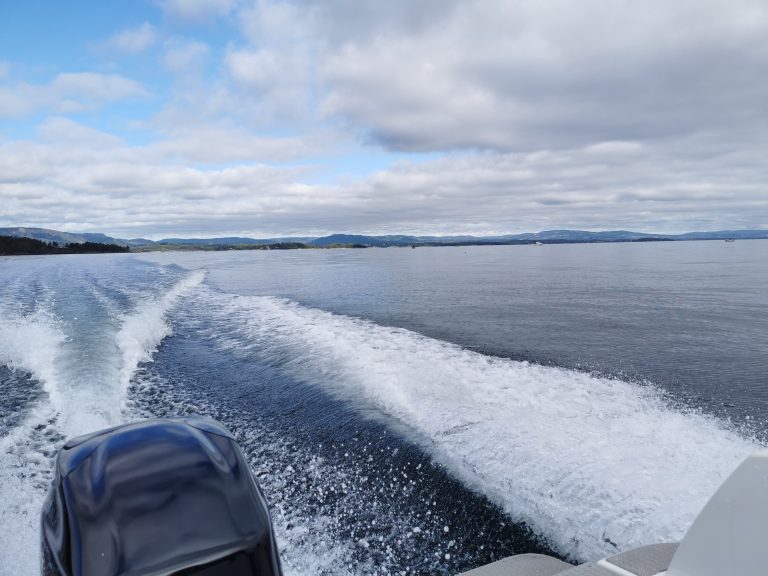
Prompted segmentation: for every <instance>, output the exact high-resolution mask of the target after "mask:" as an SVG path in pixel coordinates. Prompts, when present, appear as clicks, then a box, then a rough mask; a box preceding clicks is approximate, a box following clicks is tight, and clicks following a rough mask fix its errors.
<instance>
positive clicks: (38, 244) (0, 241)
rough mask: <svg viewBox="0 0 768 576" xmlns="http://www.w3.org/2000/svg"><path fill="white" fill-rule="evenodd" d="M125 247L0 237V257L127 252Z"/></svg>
mask: <svg viewBox="0 0 768 576" xmlns="http://www.w3.org/2000/svg"><path fill="white" fill-rule="evenodd" d="M129 251H130V250H129V248H128V247H127V246H120V245H119V244H100V243H98V242H81V243H75V242H72V243H68V244H59V243H58V242H43V241H42V240H35V239H34V238H23V237H18V236H0V256H15V255H35V254H101V253H110V252H129Z"/></svg>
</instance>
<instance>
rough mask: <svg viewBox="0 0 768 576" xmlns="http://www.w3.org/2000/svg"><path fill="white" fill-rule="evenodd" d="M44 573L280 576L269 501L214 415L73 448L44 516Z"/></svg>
mask: <svg viewBox="0 0 768 576" xmlns="http://www.w3.org/2000/svg"><path fill="white" fill-rule="evenodd" d="M41 521H42V532H41V546H42V550H41V552H42V573H43V575H45V576H48V575H56V576H118V575H121V576H122V575H125V576H128V575H130V576H149V575H152V576H159V575H171V574H178V575H190V576H191V575H193V574H194V575H199V576H209V575H211V576H213V575H218V574H227V575H230V576H246V575H248V576H250V575H259V576H281V569H280V562H279V558H278V553H277V547H276V544H275V538H274V533H273V531H272V523H271V520H270V516H269V511H268V509H267V504H266V501H265V499H264V496H263V494H262V492H261V490H260V488H259V486H258V484H257V483H256V481H255V479H254V478H253V476H252V475H251V472H250V470H249V468H248V465H247V462H246V461H245V458H244V457H243V454H242V452H241V451H240V449H239V447H238V446H237V444H236V443H235V441H234V439H233V437H232V435H231V434H230V433H229V431H228V430H227V429H226V428H224V427H223V426H222V425H221V424H219V423H218V422H216V421H214V420H211V419H207V418H199V417H194V418H172V419H160V420H149V421H144V422H139V423H135V424H128V425H125V426H119V427H117V428H111V429H109V430H103V431H101V432H96V433H94V434H90V435H87V436H81V437H79V438H75V439H73V440H70V441H69V442H67V443H66V444H65V445H64V447H63V448H62V449H61V450H60V452H59V455H58V458H57V460H56V469H55V476H54V479H53V481H52V483H51V488H50V491H49V493H48V497H47V499H46V501H45V504H44V506H43V510H42V517H41Z"/></svg>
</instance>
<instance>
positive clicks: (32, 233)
mask: <svg viewBox="0 0 768 576" xmlns="http://www.w3.org/2000/svg"><path fill="white" fill-rule="evenodd" d="M0 236H15V237H16V238H32V239H33V240H40V241H41V242H56V243H58V244H82V243H84V242H94V243H96V244H117V245H118V246H143V245H144V244H152V240H145V239H143V238H134V239H131V240H124V239H121V238H113V237H112V236H107V235H106V234H99V233H93V232H60V231H58V230H49V229H48V228H0Z"/></svg>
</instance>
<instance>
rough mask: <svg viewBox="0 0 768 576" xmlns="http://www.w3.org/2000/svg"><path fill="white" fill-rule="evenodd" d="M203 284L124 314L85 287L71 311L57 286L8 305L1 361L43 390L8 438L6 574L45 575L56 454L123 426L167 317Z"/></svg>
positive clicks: (177, 288) (1, 467) (0, 469)
mask: <svg viewBox="0 0 768 576" xmlns="http://www.w3.org/2000/svg"><path fill="white" fill-rule="evenodd" d="M203 278H204V275H203V273H202V272H193V273H190V274H189V275H187V276H185V277H184V278H182V279H181V280H180V281H178V282H177V283H176V284H175V285H174V286H173V287H172V288H171V289H170V290H167V291H164V292H162V293H160V294H159V295H155V296H147V297H146V298H144V299H142V300H140V301H138V302H137V303H136V305H135V306H134V307H133V308H132V309H128V310H125V311H124V312H122V313H117V314H115V313H114V309H112V307H111V306H107V305H105V303H104V302H100V301H99V299H98V298H95V297H93V294H92V293H89V291H86V290H84V291H82V292H79V293H78V294H77V296H76V300H72V301H68V302H64V304H65V306H64V307H62V306H61V304H62V302H61V300H62V299H65V298H66V296H64V295H55V296H54V288H53V286H49V287H48V288H47V290H44V291H43V292H45V293H46V294H47V297H41V298H38V299H36V300H35V301H34V302H31V303H27V304H25V305H24V306H19V305H18V301H16V300H14V299H13V296H14V294H12V293H11V294H9V295H8V297H7V298H6V300H5V301H3V302H2V303H0V364H2V365H4V366H5V368H4V369H5V370H8V371H9V372H10V373H11V375H12V376H13V377H14V378H15V383H16V385H17V386H28V387H30V388H39V389H40V392H41V393H40V394H38V395H37V397H36V399H35V400H34V401H31V402H30V403H28V404H29V405H26V406H23V407H20V406H17V407H16V409H17V410H20V409H21V410H23V412H24V416H23V418H22V419H20V420H18V421H16V422H14V424H13V426H12V427H11V428H8V429H5V430H4V431H3V434H0V543H2V545H0V573H2V574H33V573H35V572H37V570H38V547H39V543H38V542H39V541H38V522H39V517H38V514H39V510H40V505H41V503H42V500H43V498H44V495H45V490H46V489H47V487H48V484H49V482H50V472H51V465H52V460H51V459H52V457H53V456H54V455H55V453H56V450H57V449H58V448H59V447H60V445H61V443H62V442H63V440H64V439H65V438H67V437H71V436H75V435H79V434H83V433H86V432H90V431H93V430H98V429H100V428H105V427H107V426H113V425H115V424H118V423H120V422H122V421H124V419H125V413H124V408H125V394H126V390H127V388H128V385H129V382H130V380H131V377H132V375H133V373H134V372H135V371H136V368H137V366H138V365H139V363H140V362H143V361H146V360H149V359H150V358H151V355H152V353H153V351H154V350H155V349H156V347H157V346H158V345H159V343H160V342H161V341H162V339H163V338H164V337H165V336H167V335H168V334H169V333H170V327H169V325H168V323H167V322H166V318H165V317H166V314H167V313H168V311H169V310H170V309H171V308H172V307H173V306H174V305H175V304H176V303H177V301H178V300H179V298H180V297H182V296H183V295H184V294H186V293H188V292H189V291H190V290H191V289H193V288H194V287H196V286H198V285H199V284H200V283H201V282H202V280H203ZM18 289H19V290H21V289H22V287H19V288H18ZM69 292H70V293H74V292H77V290H76V288H72V289H71V290H70V291H69ZM73 298H74V297H73ZM28 396H30V397H34V396H35V395H34V394H31V393H30V394H28Z"/></svg>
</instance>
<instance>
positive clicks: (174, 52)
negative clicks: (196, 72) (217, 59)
mask: <svg viewBox="0 0 768 576" xmlns="http://www.w3.org/2000/svg"><path fill="white" fill-rule="evenodd" d="M208 53H209V50H208V45H207V44H205V43H204V42H199V41H197V40H185V39H181V38H171V39H170V40H168V41H167V42H166V48H165V54H163V65H164V66H165V67H166V68H167V69H168V70H170V71H171V72H175V73H177V74H182V73H185V72H188V71H190V70H192V69H194V68H195V67H197V66H199V65H200V64H201V63H202V62H204V61H205V59H206V58H207V57H208Z"/></svg>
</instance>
